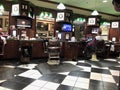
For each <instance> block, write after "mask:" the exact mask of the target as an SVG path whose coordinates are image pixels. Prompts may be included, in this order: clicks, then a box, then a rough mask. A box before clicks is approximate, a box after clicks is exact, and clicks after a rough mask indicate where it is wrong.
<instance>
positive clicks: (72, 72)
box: [68, 70, 81, 77]
mask: <svg viewBox="0 0 120 90" xmlns="http://www.w3.org/2000/svg"><path fill="white" fill-rule="evenodd" d="M80 73H81V71H79V70H76V71H71V72H70V73H69V74H68V75H70V76H76V77H78V76H79V74H80Z"/></svg>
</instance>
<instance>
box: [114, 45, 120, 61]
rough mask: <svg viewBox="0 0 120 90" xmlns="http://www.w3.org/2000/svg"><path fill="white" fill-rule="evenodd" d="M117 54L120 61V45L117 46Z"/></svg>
mask: <svg viewBox="0 0 120 90" xmlns="http://www.w3.org/2000/svg"><path fill="white" fill-rule="evenodd" d="M115 52H116V54H118V57H117V58H118V59H120V43H116V44H115Z"/></svg>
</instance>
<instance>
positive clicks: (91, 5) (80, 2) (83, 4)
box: [48, 0, 120, 15]
mask: <svg viewBox="0 0 120 90" xmlns="http://www.w3.org/2000/svg"><path fill="white" fill-rule="evenodd" d="M48 1H53V2H58V3H59V2H62V3H64V4H66V5H71V6H76V7H80V8H85V9H89V10H94V9H96V10H97V11H98V12H103V13H108V14H113V15H120V12H116V11H115V10H114V7H113V5H112V0H107V1H108V2H106V3H103V2H102V1H103V0H48Z"/></svg>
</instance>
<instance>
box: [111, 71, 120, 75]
mask: <svg viewBox="0 0 120 90" xmlns="http://www.w3.org/2000/svg"><path fill="white" fill-rule="evenodd" d="M110 72H111V74H112V75H113V76H119V75H120V72H119V71H117V70H110Z"/></svg>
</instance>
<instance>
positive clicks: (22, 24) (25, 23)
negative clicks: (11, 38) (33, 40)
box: [16, 18, 32, 28]
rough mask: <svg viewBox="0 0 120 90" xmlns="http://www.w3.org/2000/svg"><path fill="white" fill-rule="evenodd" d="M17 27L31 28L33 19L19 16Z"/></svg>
mask: <svg viewBox="0 0 120 90" xmlns="http://www.w3.org/2000/svg"><path fill="white" fill-rule="evenodd" d="M16 24H17V25H16V26H17V27H22V28H31V27H32V21H31V20H30V19H23V18H19V19H17V23H16Z"/></svg>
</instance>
